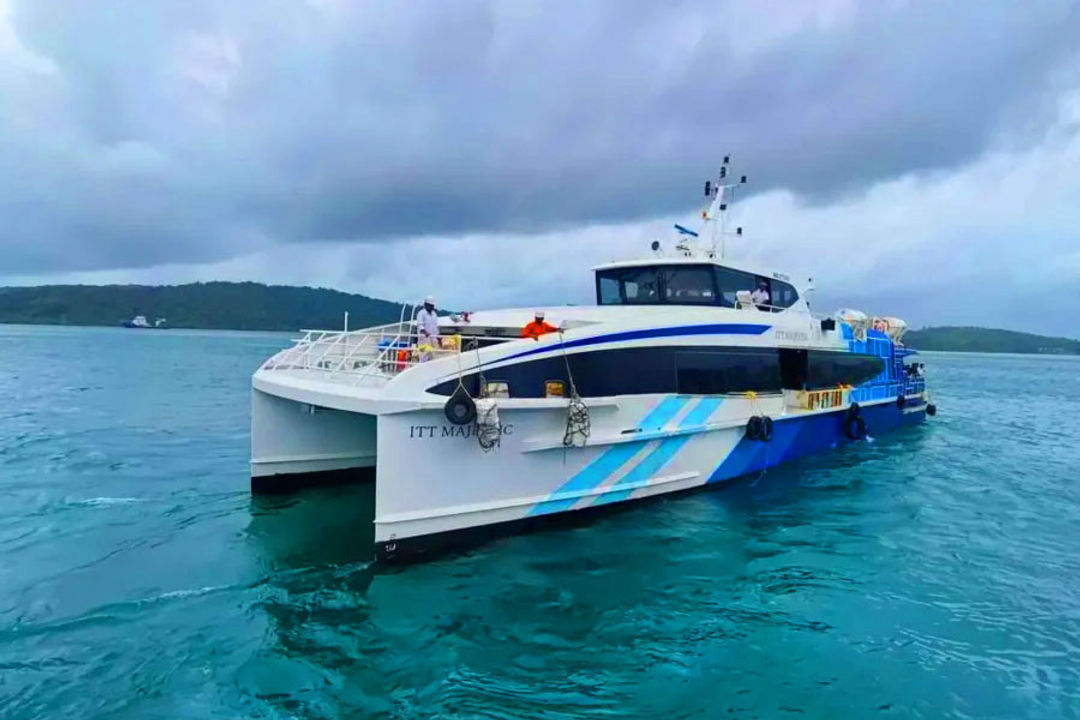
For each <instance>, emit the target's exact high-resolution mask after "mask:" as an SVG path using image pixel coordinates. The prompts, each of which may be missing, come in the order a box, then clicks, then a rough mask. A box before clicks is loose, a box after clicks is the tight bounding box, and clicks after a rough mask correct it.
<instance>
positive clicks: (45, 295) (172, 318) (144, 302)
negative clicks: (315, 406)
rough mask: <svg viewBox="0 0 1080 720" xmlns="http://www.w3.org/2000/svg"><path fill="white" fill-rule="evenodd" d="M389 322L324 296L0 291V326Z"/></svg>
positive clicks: (285, 290)
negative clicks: (137, 320) (141, 321)
mask: <svg viewBox="0 0 1080 720" xmlns="http://www.w3.org/2000/svg"><path fill="white" fill-rule="evenodd" d="M346 311H348V313H349V326H350V327H356V328H360V327H370V326H372V325H381V324H384V323H389V322H397V320H398V318H399V317H400V313H401V304H400V303H393V302H389V301H387V300H379V299H377V298H370V297H367V296H366V295H353V294H349V293H343V292H339V291H337V290H328V289H325V288H311V287H292V286H286V285H263V284H262V283H254V282H239V283H237V282H205V283H202V282H200V283H191V284H188V285H40V286H37V287H0V323H26V324H32V325H106V326H109V325H111V326H118V325H120V324H121V323H122V322H124V321H126V320H131V319H132V318H133V317H135V316H137V315H144V316H146V317H147V318H151V319H153V318H164V319H165V326H166V327H170V328H208V329H215V330H285V331H294V330H299V329H301V328H317V329H336V328H340V327H341V326H342V321H343V318H344V314H345V312H346Z"/></svg>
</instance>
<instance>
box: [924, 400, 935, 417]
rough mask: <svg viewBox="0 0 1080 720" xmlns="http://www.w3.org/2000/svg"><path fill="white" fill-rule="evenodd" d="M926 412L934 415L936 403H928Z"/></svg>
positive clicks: (931, 415)
mask: <svg viewBox="0 0 1080 720" xmlns="http://www.w3.org/2000/svg"><path fill="white" fill-rule="evenodd" d="M926 414H927V415H929V416H930V417H934V416H935V415H937V405H935V404H934V403H930V404H929V405H927V406H926Z"/></svg>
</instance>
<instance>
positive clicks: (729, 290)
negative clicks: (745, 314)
mask: <svg viewBox="0 0 1080 720" xmlns="http://www.w3.org/2000/svg"><path fill="white" fill-rule="evenodd" d="M713 273H714V274H715V275H716V287H717V289H718V290H719V295H720V306H721V307H727V308H733V307H735V294H736V293H737V292H739V291H740V290H746V291H747V292H753V291H754V288H756V287H757V280H756V279H755V276H754V275H751V274H750V273H744V272H742V271H741V270H732V269H731V268H725V267H714V268H713Z"/></svg>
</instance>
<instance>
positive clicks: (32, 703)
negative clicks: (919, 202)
mask: <svg viewBox="0 0 1080 720" xmlns="http://www.w3.org/2000/svg"><path fill="white" fill-rule="evenodd" d="M283 344H284V338H283V337H282V336H275V335H256V334H244V333H209V332H206V333H204V332H185V331H176V330H170V331H167V332H137V331H123V330H119V329H117V330H111V329H59V328H57V329H52V328H27V327H18V326H0V397H2V398H3V404H2V406H0V717H2V718H4V720H16V719H22V718H98V717H100V718H207V717H228V718H235V717H264V718H291V717H302V718H339V717H356V718H364V717H385V718H431V717H439V718H457V717H462V718H465V717H504V718H549V719H550V718H571V717H575V718H576V717H603V718H630V717H633V718H639V717H640V718H665V719H669V718H689V717H694V718H697V717H701V718H789V717H806V718H861V717H882V718H894V717H922V718H971V717H977V718H984V717H994V718H1074V717H1077V716H1080V488H1078V486H1077V482H1076V480H1077V477H1078V470H1077V469H1078V467H1080V359H1078V358H1055V357H1018V356H977V355H949V354H934V355H927V356H926V364H927V366H928V368H929V370H930V373H931V377H932V379H933V383H934V388H935V399H936V401H937V403H938V405H939V408H940V409H941V413H940V414H939V415H938V417H937V418H936V419H932V420H931V422H929V423H928V424H927V425H925V426H923V427H918V428H911V429H907V430H901V431H899V432H897V433H895V434H893V435H890V436H887V437H882V438H877V439H876V440H875V441H873V442H867V443H863V444H860V445H858V446H854V447H850V448H847V449H844V450H841V451H838V452H836V453H834V454H831V455H825V456H820V457H816V458H812V459H809V460H806V461H802V462H798V463H795V464H792V465H789V466H787V467H784V468H781V469H778V470H774V471H770V472H769V473H768V474H766V475H765V476H763V477H761V478H758V479H756V480H755V481H749V480H748V481H740V482H737V483H735V484H733V485H731V486H729V487H727V488H723V489H720V490H718V491H715V492H704V493H697V494H691V495H687V496H682V497H679V498H676V499H671V500H666V501H660V502H657V503H653V504H649V505H647V506H645V507H639V508H635V509H631V510H629V511H627V512H622V513H616V514H612V515H609V516H607V517H603V518H601V519H599V520H597V521H596V522H595V523H592V524H589V525H587V526H584V527H579V528H573V529H563V530H555V531H550V532H544V533H537V534H533V535H528V536H519V537H512V538H507V539H504V540H500V541H497V542H495V543H492V544H489V545H487V546H485V547H482V548H479V549H477V550H474V551H472V552H469V553H467V554H464V555H458V556H455V557H449V558H445V559H442V560H439V561H437V562H433V563H430V564H426V565H416V566H410V567H405V568H400V569H392V570H381V569H377V568H373V567H372V564H371V562H370V544H371V531H370V529H369V528H370V521H371V514H372V511H371V490H370V488H364V487H354V488H347V489H338V490H333V491H322V492H309V493H306V494H303V495H297V496H294V497H287V498H276V499H259V498H252V497H251V496H250V495H249V493H248V490H247V484H248V477H247V466H246V463H247V459H248V455H247V453H248V446H247V442H248V439H247V428H248V382H249V378H250V374H251V372H252V371H253V370H254V368H255V367H256V365H257V364H258V363H259V361H260V360H261V359H262V358H263V357H265V356H266V355H268V354H270V353H271V352H272V351H274V350H275V349H277V348H278V347H280V346H282V345H283Z"/></svg>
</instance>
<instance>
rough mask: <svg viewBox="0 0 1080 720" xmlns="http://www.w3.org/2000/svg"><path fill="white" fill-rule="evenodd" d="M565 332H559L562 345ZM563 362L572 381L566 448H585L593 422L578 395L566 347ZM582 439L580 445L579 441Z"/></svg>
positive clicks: (567, 376) (586, 407) (564, 435)
mask: <svg viewBox="0 0 1080 720" xmlns="http://www.w3.org/2000/svg"><path fill="white" fill-rule="evenodd" d="M562 340H563V332H562V330H561V329H560V330H559V342H560V344H562ZM562 354H563V362H565V363H566V378H567V379H568V380H569V381H570V401H569V403H568V404H567V406H566V432H564V433H563V441H562V442H563V446H564V447H584V446H585V443H587V442H588V441H589V433H591V432H592V421H591V420H590V418H589V406H588V405H586V404H585V401H584V400H582V399H581V396H580V395H578V391H577V385H576V384H575V383H574V373H573V372H571V370H570V357H569V356H568V355H567V354H566V346H565V344H563V348H562ZM579 439H580V444H579V443H578V440H579Z"/></svg>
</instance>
